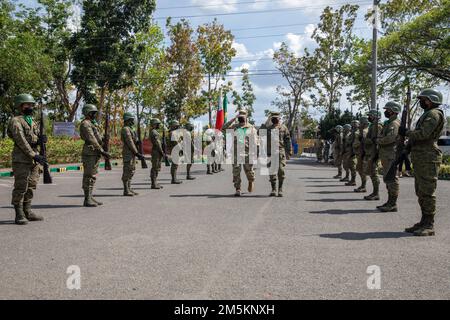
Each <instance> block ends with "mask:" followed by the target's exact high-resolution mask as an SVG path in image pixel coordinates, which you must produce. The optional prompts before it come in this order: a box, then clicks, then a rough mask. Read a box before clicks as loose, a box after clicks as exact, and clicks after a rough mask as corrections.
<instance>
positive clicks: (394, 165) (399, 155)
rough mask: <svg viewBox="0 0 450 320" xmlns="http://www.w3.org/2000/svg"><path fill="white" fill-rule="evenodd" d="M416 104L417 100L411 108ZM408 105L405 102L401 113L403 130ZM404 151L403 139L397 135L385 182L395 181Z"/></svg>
mask: <svg viewBox="0 0 450 320" xmlns="http://www.w3.org/2000/svg"><path fill="white" fill-rule="evenodd" d="M408 100H409V99H408ZM418 102H419V100H417V101H416V103H415V104H414V105H413V108H414V106H415V105H416V104H417V103H418ZM408 105H409V103H408V102H407V103H406V104H405V106H404V107H403V111H402V120H401V123H400V128H403V129H406V127H407V121H408V111H409V107H408ZM404 150H405V137H403V136H401V135H399V136H398V141H397V150H396V153H395V161H394V162H392V164H391V167H390V168H389V170H388V172H387V174H386V178H385V180H386V181H387V182H392V181H394V180H395V177H396V175H397V167H398V165H399V164H400V162H401V159H402V155H403V152H404Z"/></svg>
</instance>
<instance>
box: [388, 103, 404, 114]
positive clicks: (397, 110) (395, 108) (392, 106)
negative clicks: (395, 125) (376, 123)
mask: <svg viewBox="0 0 450 320" xmlns="http://www.w3.org/2000/svg"><path fill="white" fill-rule="evenodd" d="M384 109H387V110H391V111H392V112H394V113H397V114H398V113H400V112H401V111H402V106H401V105H400V104H399V103H397V102H395V101H389V102H388V103H386V105H385V106H384Z"/></svg>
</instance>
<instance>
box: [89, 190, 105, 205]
mask: <svg viewBox="0 0 450 320" xmlns="http://www.w3.org/2000/svg"><path fill="white" fill-rule="evenodd" d="M93 190H94V188H93V187H91V191H90V192H91V199H92V201H94V203H95V204H96V205H97V206H102V205H103V202H101V201H98V200H97V199H95V198H94V196H93V195H92V193H93V192H94V191H93Z"/></svg>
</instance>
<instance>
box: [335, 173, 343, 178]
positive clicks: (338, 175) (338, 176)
mask: <svg viewBox="0 0 450 320" xmlns="http://www.w3.org/2000/svg"><path fill="white" fill-rule="evenodd" d="M333 179H342V173H338V174H337V175H335V176H334V177H333Z"/></svg>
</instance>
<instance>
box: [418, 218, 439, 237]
mask: <svg viewBox="0 0 450 320" xmlns="http://www.w3.org/2000/svg"><path fill="white" fill-rule="evenodd" d="M414 235H415V236H416V237H430V236H434V235H435V232H434V216H432V215H429V214H427V215H424V218H423V224H422V227H421V228H420V229H418V230H416V231H414Z"/></svg>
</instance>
